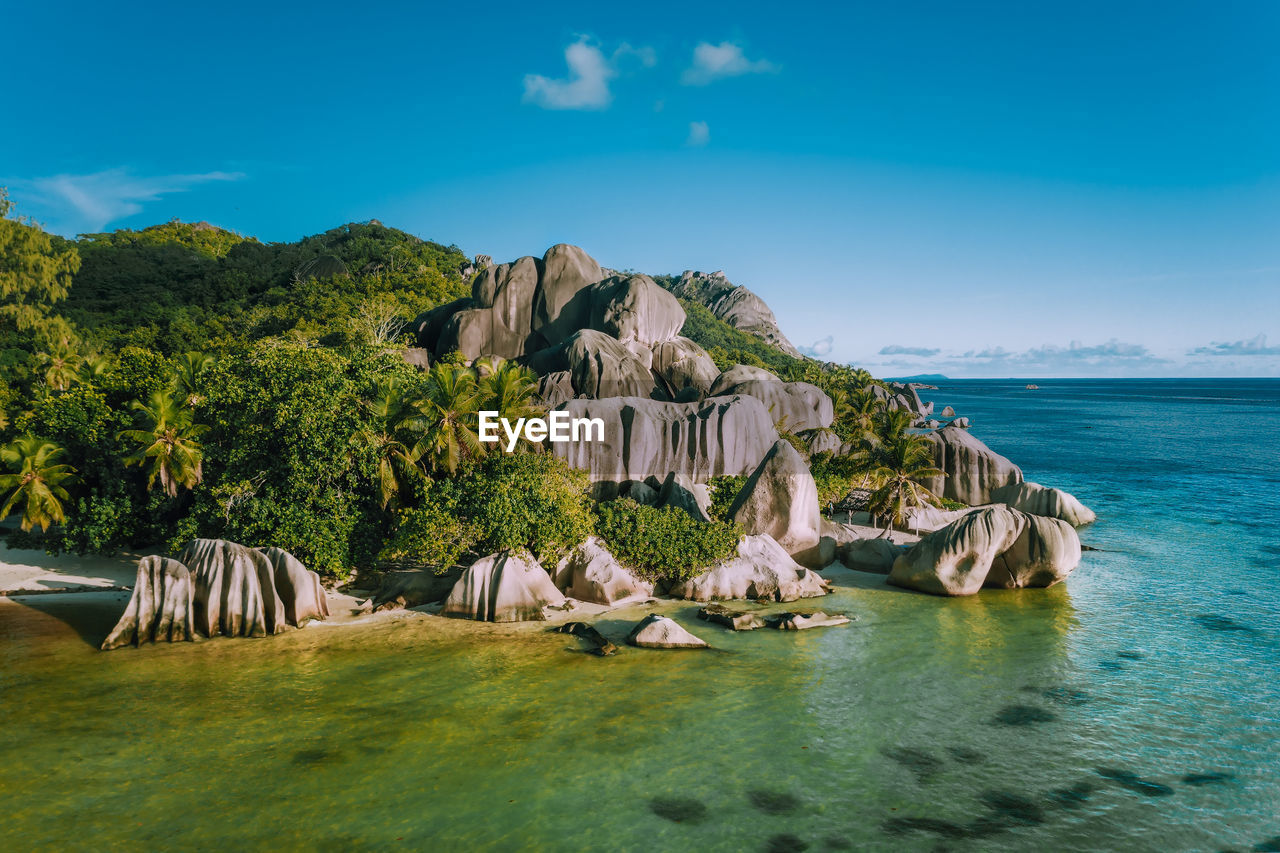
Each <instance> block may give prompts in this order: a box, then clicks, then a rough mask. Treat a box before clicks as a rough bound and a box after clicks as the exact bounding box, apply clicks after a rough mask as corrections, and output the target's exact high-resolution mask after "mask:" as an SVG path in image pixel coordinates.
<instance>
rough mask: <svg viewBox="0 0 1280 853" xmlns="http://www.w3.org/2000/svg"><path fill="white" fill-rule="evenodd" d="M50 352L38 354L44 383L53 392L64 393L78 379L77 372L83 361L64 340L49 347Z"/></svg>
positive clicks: (69, 343) (68, 342)
mask: <svg viewBox="0 0 1280 853" xmlns="http://www.w3.org/2000/svg"><path fill="white" fill-rule="evenodd" d="M50 350H51V351H50V352H45V353H41V354H40V363H41V366H42V367H44V381H45V383H46V384H48V386H49V387H50V388H52V389H53V390H55V391H65V390H67V389H68V388H70V387H71V383H72V382H75V381H76V380H77V379H78V378H79V374H78V372H77V371H78V369H79V367H80V363H81V361H82V360H83V359H81V358H80V353H78V352H76V351H75V348H74V347H72V346H71V342H70V341H68V340H66V339H63V340H62V341H60V342H59V343H58V344H56V345H55V346H53V347H50Z"/></svg>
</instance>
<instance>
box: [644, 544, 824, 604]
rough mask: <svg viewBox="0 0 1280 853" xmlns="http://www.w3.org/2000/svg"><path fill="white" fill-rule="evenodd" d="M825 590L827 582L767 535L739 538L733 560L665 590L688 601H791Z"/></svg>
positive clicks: (820, 593) (822, 593)
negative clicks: (796, 560)
mask: <svg viewBox="0 0 1280 853" xmlns="http://www.w3.org/2000/svg"><path fill="white" fill-rule="evenodd" d="M828 591H829V590H828V588H827V582H826V581H825V580H824V579H823V578H822V577H821V576H819V575H818V573H817V572H814V571H811V570H810V569H806V568H805V567H804V566H801V565H800V564H799V563H797V562H795V561H794V560H792V559H791V556H790V555H789V554H788V553H787V552H786V550H784V549H783V547H782V546H781V545H779V544H778V543H777V542H775V541H774V540H773V537H771V536H768V535H760V536H744V537H742V541H741V542H739V543H738V555H737V556H736V557H732V558H730V559H728V560H725V561H724V562H722V563H720V564H718V565H716V566H713V567H712V568H710V569H708V570H707V571H705V572H703V573H702V574H700V575H698V576H697V577H695V578H692V579H690V580H687V581H685V582H684V583H681V584H676V585H675V586H673V587H672V588H671V589H670V590H668V592H669V593H670V594H671V595H672V596H674V597H676V598H683V599H687V600H689V601H723V600H729V599H751V600H756V599H762V598H763V599H769V600H771V601H795V600H796V599H800V598H814V597H816V596H819V595H826V594H827V592H828Z"/></svg>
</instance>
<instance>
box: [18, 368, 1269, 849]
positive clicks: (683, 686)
mask: <svg viewBox="0 0 1280 853" xmlns="http://www.w3.org/2000/svg"><path fill="white" fill-rule="evenodd" d="M1026 382H1027V380H1019V381H1016V382H1013V381H1010V382H976V381H973V382H949V383H945V384H944V385H943V387H942V388H941V389H940V390H938V391H930V392H925V393H924V396H925V398H926V399H934V400H936V401H937V402H938V403H939V408H941V405H943V404H948V403H949V404H951V405H953V406H955V408H956V409H957V410H958V411H959V412H960V413H961V414H965V415H968V416H969V417H970V418H971V419H972V420H973V432H974V433H975V434H976V435H977V436H978V437H980V438H982V439H983V440H985V441H987V442H988V443H989V444H990V445H991V446H992V447H994V448H995V449H997V450H998V451H1000V452H1002V453H1004V454H1005V455H1007V456H1009V457H1010V458H1011V459H1013V460H1014V461H1015V462H1017V463H1018V464H1020V465H1021V466H1022V467H1023V468H1024V470H1025V471H1026V473H1027V476H1028V478H1029V479H1033V480H1036V481H1039V482H1043V483H1046V484H1050V485H1054V486H1058V487H1061V488H1064V489H1067V490H1068V491H1071V492H1073V493H1074V494H1075V495H1077V496H1078V497H1079V498H1080V499H1081V500H1083V501H1084V502H1085V503H1086V504H1088V505H1090V506H1091V507H1093V508H1094V509H1095V510H1096V511H1097V512H1098V514H1099V517H1100V520H1099V521H1098V522H1097V523H1096V524H1094V525H1092V526H1090V527H1088V528H1085V529H1084V530H1083V531H1082V539H1083V540H1084V541H1085V542H1086V543H1087V544H1089V545H1092V546H1095V547H1097V548H1099V549H1101V550H1099V551H1094V552H1089V553H1087V554H1086V555H1085V559H1084V562H1083V564H1082V565H1081V567H1080V568H1079V569H1078V570H1077V572H1076V573H1075V574H1073V575H1072V576H1071V578H1070V579H1069V580H1068V581H1067V583H1066V584H1064V585H1061V586H1059V587H1055V588H1053V589H1049V590H1033V591H994V592H984V593H982V594H981V595H979V596H976V597H973V598H967V599H941V598H933V597H929V596H924V595H918V594H913V593H908V592H904V591H901V590H895V589H891V588H888V587H886V586H884V584H883V580H882V579H881V578H879V577H877V576H871V575H855V574H853V573H846V574H842V575H841V576H840V577H839V579H838V584H839V586H838V591H837V592H836V594H834V595H833V596H831V597H829V598H827V599H823V600H819V601H815V602H805V603H804V605H805V606H806V607H808V606H816V607H821V608H823V609H827V610H838V611H841V612H846V613H848V614H850V615H851V616H855V617H856V621H855V622H854V623H853V624H852V625H850V626H848V627H844V628H831V629H822V630H815V631H812V632H805V633H801V634H791V633H783V632H774V631H756V632H752V633H747V634H737V635H735V634H731V633H729V632H727V631H723V630H721V629H718V628H714V627H712V626H708V625H706V624H705V623H701V622H699V621H698V620H696V619H695V618H694V616H693V614H694V612H695V610H696V608H695V607H693V606H690V605H687V604H681V603H671V604H667V605H664V606H663V607H664V609H665V610H667V611H668V612H671V613H672V614H673V615H675V617H676V618H677V619H679V620H680V621H681V622H683V623H684V624H685V625H686V626H688V627H690V628H691V630H693V631H695V633H698V634H699V635H700V636H703V637H704V638H706V639H707V640H708V641H710V642H711V643H712V644H713V646H715V648H714V649H713V650H711V651H706V652H701V651H698V652H646V651H642V650H635V649H626V648H624V649H623V650H622V651H621V652H620V653H619V654H618V655H617V656H615V657H613V658H607V659H600V658H595V657H591V656H589V655H586V654H583V653H581V652H580V651H579V650H578V643H577V641H576V640H574V639H573V638H570V637H565V636H562V635H554V634H548V633H546V632H545V630H543V627H542V626H539V625H522V626H487V625H473V624H470V623H458V622H454V621H451V620H441V619H438V618H436V617H432V616H426V615H414V616H412V617H409V618H405V619H398V620H392V621H380V622H377V623H374V624H370V625H366V626H353V627H341V628H339V627H311V628H308V629H305V630H303V631H296V632H292V633H290V634H287V635H282V636H280V637H276V638H272V639H269V640H257V641H244V640H239V641H229V640H217V641H211V642H206V643H200V644H183V645H177V646H172V647H162V648H148V649H141V650H132V649H128V650H121V651H117V652H111V653H100V652H97V651H96V650H95V649H94V644H95V643H96V642H99V641H100V640H101V638H102V637H103V636H104V635H105V633H106V631H107V630H108V629H109V627H110V625H111V623H112V622H113V621H114V618H115V616H116V615H118V612H119V610H120V609H122V607H123V600H121V601H119V602H107V603H106V604H104V605H102V606H100V607H86V606H84V605H83V604H75V603H73V602H70V599H73V598H74V596H47V597H44V598H41V599H37V598H29V599H25V600H24V601H25V603H3V602H0V643H2V644H3V652H2V653H0V718H2V719H3V720H4V737H3V738H2V739H0V803H3V813H2V815H0V849H5V850H27V849H49V848H53V847H57V848H63V849H85V850H91V849H92V850H97V849H109V848H117V847H126V846H128V847H153V848H160V849H209V848H211V847H219V848H222V849H250V848H261V847H268V846H269V847H273V848H276V849H302V848H306V849H322V850H327V849H333V850H349V849H377V850H383V849H497V850H513V849H543V850H655V849H656V850H692V849H699V850H702V849H708V850H710V849H717V850H719V849H723V850H766V849H774V850H784V849H801V845H807V848H808V849H810V850H824V849H874V850H936V849H948V850H1026V849H1045V850H1104V849H1105V850H1152V851H1167V850H1207V851H1215V850H1223V849H1236V850H1250V849H1272V848H1271V847H1268V846H1267V845H1268V843H1269V842H1270V843H1271V844H1273V845H1276V846H1280V841H1277V840H1273V839H1276V838H1277V836H1280V778H1277V777H1278V774H1280V628H1278V626H1280V583H1278V582H1280V537H1277V535H1276V533H1277V531H1276V525H1277V520H1278V519H1280V429H1277V427H1276V424H1277V422H1278V418H1280V382H1277V381H1181V382H1139V381H1106V382H1101V381H1054V380H1037V384H1039V385H1040V390H1038V391H1027V390H1025V389H1024V387H1023V386H1024V385H1025V384H1026ZM59 599H60V600H59ZM793 606H795V605H793ZM773 609H780V608H773ZM643 612H644V610H643V609H634V610H631V611H628V612H621V613H616V614H612V615H611V616H610V618H609V619H607V620H605V621H604V622H603V623H602V624H601V627H602V629H603V630H604V631H605V633H606V634H609V635H610V636H612V637H614V638H615V639H617V638H621V637H622V636H624V635H625V633H626V631H627V629H628V627H629V625H630V624H631V623H633V622H634V621H636V620H637V619H639V618H640V616H641V615H642V614H643Z"/></svg>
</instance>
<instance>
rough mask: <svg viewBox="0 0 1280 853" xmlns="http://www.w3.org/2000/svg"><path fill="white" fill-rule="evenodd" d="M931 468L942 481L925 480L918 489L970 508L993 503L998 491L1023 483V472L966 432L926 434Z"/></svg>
mask: <svg viewBox="0 0 1280 853" xmlns="http://www.w3.org/2000/svg"><path fill="white" fill-rule="evenodd" d="M928 438H929V440H930V441H931V442H932V443H933V464H934V467H935V468H938V469H939V470H941V471H943V472H945V473H946V476H945V477H927V478H924V479H923V480H921V481H920V482H921V485H923V486H924V487H925V488H927V489H928V490H929V491H931V492H933V493H934V494H935V495H938V496H939V497H943V498H946V499H948V500H953V501H960V502H961V503H966V504H969V505H970V506H978V505H981V504H989V503H992V501H993V497H992V495H993V494H994V493H995V491H996V490H997V489H1000V488H1003V487H1005V486H1010V485H1014V484H1017V483H1021V482H1022V469H1020V468H1019V467H1018V466H1017V465H1014V464H1013V463H1012V462H1010V461H1009V460H1008V459H1006V458H1004V457H1003V456H1001V455H1000V454H998V453H996V452H995V451H994V450H992V449H991V448H989V447H987V446H986V445H985V444H983V443H982V442H981V441H979V440H978V439H977V438H975V437H974V436H973V435H971V434H970V433H969V432H968V431H966V430H963V429H960V428H958V427H956V426H946V427H943V428H942V429H940V430H938V431H937V432H934V433H929V434H928Z"/></svg>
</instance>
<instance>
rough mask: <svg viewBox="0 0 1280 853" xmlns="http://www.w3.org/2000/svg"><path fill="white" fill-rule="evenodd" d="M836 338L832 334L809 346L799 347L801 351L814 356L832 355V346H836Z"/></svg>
mask: <svg viewBox="0 0 1280 853" xmlns="http://www.w3.org/2000/svg"><path fill="white" fill-rule="evenodd" d="M835 344H836V340H835V338H834V337H832V336H831V335H827V336H826V337H825V338H823V339H822V340H820V341H814V342H813V343H811V344H809V346H807V347H797V349H799V350H800V352H801V353H803V354H804V355H807V356H811V357H813V358H823V357H825V356H828V355H831V350H832V348H834V347H835Z"/></svg>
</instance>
